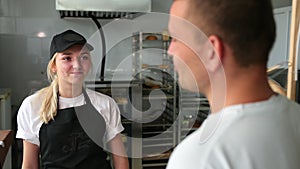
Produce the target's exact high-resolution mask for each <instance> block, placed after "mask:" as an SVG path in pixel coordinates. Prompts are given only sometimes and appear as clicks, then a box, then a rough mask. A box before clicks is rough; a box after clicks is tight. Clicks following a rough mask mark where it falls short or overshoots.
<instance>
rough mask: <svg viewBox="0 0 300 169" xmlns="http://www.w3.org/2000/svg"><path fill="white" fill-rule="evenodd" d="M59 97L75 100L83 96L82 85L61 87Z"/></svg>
mask: <svg viewBox="0 0 300 169" xmlns="http://www.w3.org/2000/svg"><path fill="white" fill-rule="evenodd" d="M58 91H59V95H60V96H62V97H65V98H73V97H77V96H79V95H81V94H82V85H72V86H70V87H66V86H59V90H58Z"/></svg>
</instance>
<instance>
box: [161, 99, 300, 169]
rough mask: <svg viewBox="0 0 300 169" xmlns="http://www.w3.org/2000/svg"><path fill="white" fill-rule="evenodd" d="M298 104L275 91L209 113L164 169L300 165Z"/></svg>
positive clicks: (295, 168) (278, 168) (296, 168)
mask: <svg viewBox="0 0 300 169" xmlns="http://www.w3.org/2000/svg"><path fill="white" fill-rule="evenodd" d="M299 158H300V105H298V104H297V103H295V102H292V101H290V100H288V99H287V98H286V97H284V96H281V95H277V96H272V97H271V98H270V99H268V100H266V101H262V102H256V103H250V104H241V105H234V106H230V107H227V108H224V109H223V110H222V111H220V112H219V113H216V114H210V115H209V116H208V118H207V119H206V120H205V121H204V123H203V124H202V126H201V127H200V129H198V130H197V131H195V132H194V133H192V134H191V135H190V136H188V137H187V138H186V139H184V140H183V141H182V143H181V144H179V145H178V146H177V147H176V148H175V150H174V152H173V153H172V155H171V158H170V159H169V162H168V166H167V169H299V168H300V160H299Z"/></svg>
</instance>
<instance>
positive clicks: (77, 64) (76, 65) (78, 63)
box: [73, 57, 82, 69]
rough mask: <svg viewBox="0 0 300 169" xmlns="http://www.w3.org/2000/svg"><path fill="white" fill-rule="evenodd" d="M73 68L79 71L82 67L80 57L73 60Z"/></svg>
mask: <svg viewBox="0 0 300 169" xmlns="http://www.w3.org/2000/svg"><path fill="white" fill-rule="evenodd" d="M73 67H74V68H76V69H79V68H81V67H82V64H81V60H80V58H79V57H76V59H74V60H73Z"/></svg>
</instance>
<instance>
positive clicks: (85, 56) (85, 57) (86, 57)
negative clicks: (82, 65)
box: [80, 55, 90, 60]
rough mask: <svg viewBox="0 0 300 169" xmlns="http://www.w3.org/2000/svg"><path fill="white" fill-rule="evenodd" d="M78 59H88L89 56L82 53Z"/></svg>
mask: <svg viewBox="0 0 300 169" xmlns="http://www.w3.org/2000/svg"><path fill="white" fill-rule="evenodd" d="M80 59H81V60H89V59H90V57H89V55H82V56H80Z"/></svg>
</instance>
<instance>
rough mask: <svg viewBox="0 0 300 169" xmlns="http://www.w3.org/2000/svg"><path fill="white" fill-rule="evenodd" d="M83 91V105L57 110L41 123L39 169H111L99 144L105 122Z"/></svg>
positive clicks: (104, 128)
mask: <svg viewBox="0 0 300 169" xmlns="http://www.w3.org/2000/svg"><path fill="white" fill-rule="evenodd" d="M83 94H84V98H85V102H86V104H84V105H82V106H78V107H71V108H66V109H62V110H57V115H56V116H55V117H54V120H51V121H49V123H48V124H45V123H44V124H43V125H42V126H41V128H40V132H39V140H40V153H41V166H42V168H43V169H87V168H91V169H111V167H110V162H109V161H108V160H107V153H106V152H105V151H104V150H103V149H102V147H101V146H102V138H103V135H104V133H105V130H106V125H105V121H104V119H103V117H102V116H101V115H100V113H99V112H98V111H97V110H96V109H95V108H94V106H93V105H92V103H91V101H90V99H89V97H88V95H87V94H86V92H85V90H83ZM81 124H83V125H81ZM89 136H91V137H89ZM96 143H97V144H96ZM100 144H101V146H99V145H100Z"/></svg>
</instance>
